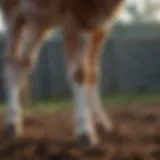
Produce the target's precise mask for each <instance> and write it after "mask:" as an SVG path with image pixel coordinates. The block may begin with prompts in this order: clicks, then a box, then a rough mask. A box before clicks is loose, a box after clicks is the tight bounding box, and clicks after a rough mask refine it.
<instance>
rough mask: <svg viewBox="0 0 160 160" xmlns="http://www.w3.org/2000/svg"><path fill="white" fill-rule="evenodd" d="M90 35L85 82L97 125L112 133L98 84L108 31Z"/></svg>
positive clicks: (85, 59)
mask: <svg viewBox="0 0 160 160" xmlns="http://www.w3.org/2000/svg"><path fill="white" fill-rule="evenodd" d="M89 34H90V41H89V42H90V43H89V46H88V51H87V52H86V54H85V55H84V67H83V68H85V70H84V71H85V72H86V73H85V72H84V74H85V77H86V78H85V80H86V84H88V90H89V96H90V105H89V107H90V112H91V113H92V116H93V117H94V121H95V123H96V124H100V125H101V126H102V127H103V128H104V129H105V130H106V131H110V130H111V129H112V123H111V120H110V119H109V117H108V116H107V115H106V112H105V111H104V109H103V107H102V103H101V99H100V92H99V84H98V81H99V71H100V64H99V58H100V54H101V48H102V45H103V42H104V40H105V38H106V34H107V32H106V29H98V30H96V31H94V32H91V33H89Z"/></svg>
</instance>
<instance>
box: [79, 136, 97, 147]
mask: <svg viewBox="0 0 160 160" xmlns="http://www.w3.org/2000/svg"><path fill="white" fill-rule="evenodd" d="M77 141H78V144H79V145H80V147H93V146H95V145H97V144H98V140H97V139H96V138H91V136H90V135H89V134H87V133H83V134H81V135H78V136H77Z"/></svg>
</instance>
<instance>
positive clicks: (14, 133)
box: [4, 123, 21, 138]
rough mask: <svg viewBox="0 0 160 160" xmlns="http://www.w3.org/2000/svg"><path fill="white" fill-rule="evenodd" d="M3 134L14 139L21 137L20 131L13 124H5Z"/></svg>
mask: <svg viewBox="0 0 160 160" xmlns="http://www.w3.org/2000/svg"><path fill="white" fill-rule="evenodd" d="M4 134H5V136H7V137H9V138H16V137H19V136H20V135H21V129H20V127H17V126H15V125H14V124H11V123H10V124H6V126H5V128H4Z"/></svg>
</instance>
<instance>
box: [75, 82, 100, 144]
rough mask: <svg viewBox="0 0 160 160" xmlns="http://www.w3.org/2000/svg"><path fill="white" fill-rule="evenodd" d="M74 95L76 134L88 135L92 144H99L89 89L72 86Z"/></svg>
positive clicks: (81, 86) (83, 86)
mask: <svg viewBox="0 0 160 160" xmlns="http://www.w3.org/2000/svg"><path fill="white" fill-rule="evenodd" d="M72 87H73V94H74V99H75V121H76V134H77V135H81V134H84V133H86V134H88V135H89V136H90V138H91V140H92V143H97V141H98V139H97V136H96V132H95V128H94V124H93V121H92V117H91V114H90V112H89V108H88V105H89V94H88V87H86V86H85V85H79V84H76V83H73V84H72Z"/></svg>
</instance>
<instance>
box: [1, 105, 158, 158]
mask: <svg viewBox="0 0 160 160" xmlns="http://www.w3.org/2000/svg"><path fill="white" fill-rule="evenodd" d="M108 112H109V114H110V116H111V118H112V120H113V123H114V130H113V131H112V132H111V133H105V132H104V131H102V130H99V134H100V137H101V143H100V145H98V146H97V147H95V148H80V147H78V146H77V145H76V143H75V138H74V136H73V121H72V118H73V116H72V111H70V110H63V111H57V112H54V113H44V112H43V113H36V114H33V115H29V116H27V117H26V118H25V121H24V124H25V126H24V133H23V136H22V137H21V138H19V139H17V140H12V141H11V140H8V139H7V138H6V137H5V135H3V132H2V128H3V123H2V122H3V121H2V117H1V118H0V123H1V125H0V160H160V105H155V104H154V105H150V106H143V105H141V104H132V105H128V106H125V107H118V108H114V109H110V110H109V111H108Z"/></svg>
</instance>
